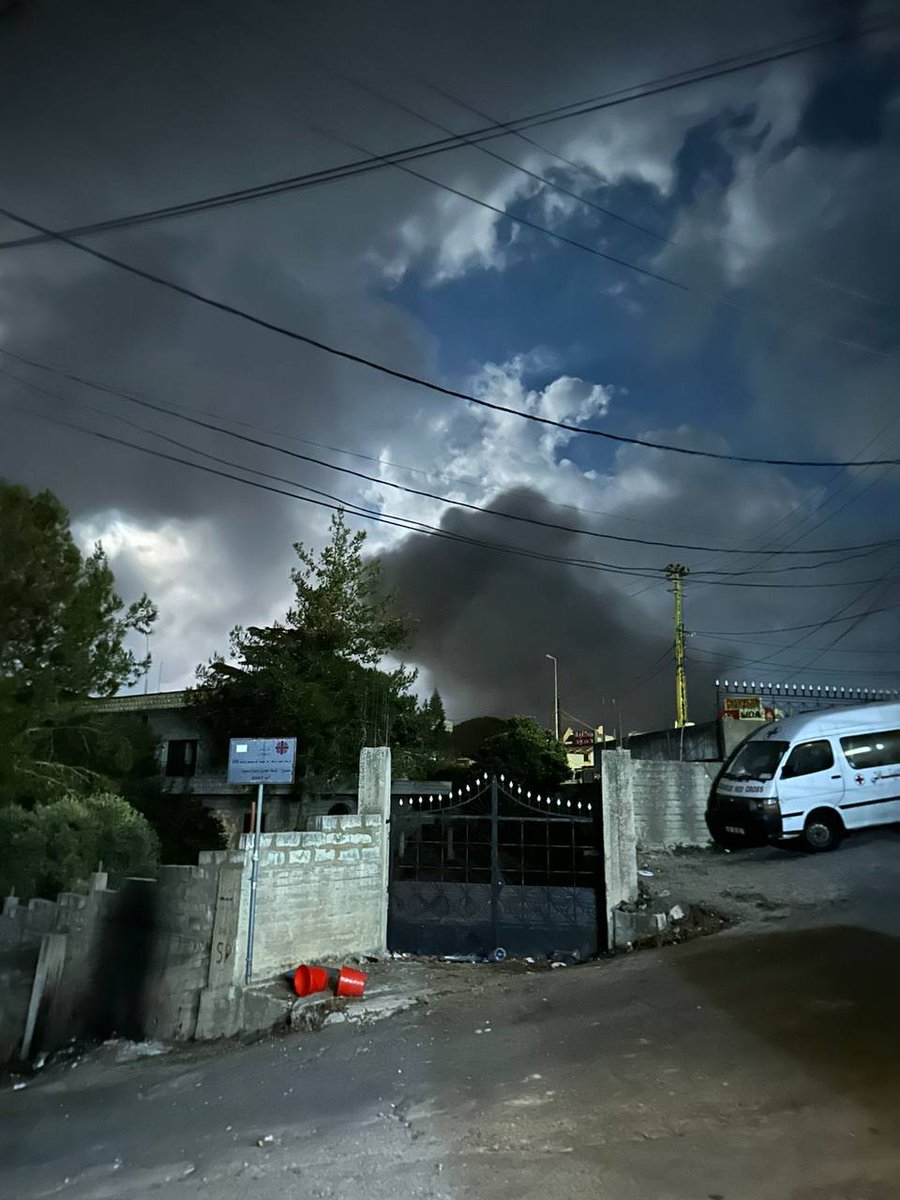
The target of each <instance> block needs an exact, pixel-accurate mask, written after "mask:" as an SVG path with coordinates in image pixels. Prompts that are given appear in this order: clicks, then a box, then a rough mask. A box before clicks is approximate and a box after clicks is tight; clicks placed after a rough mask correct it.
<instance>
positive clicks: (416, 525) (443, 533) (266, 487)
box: [4, 372, 880, 590]
mask: <svg viewBox="0 0 900 1200" xmlns="http://www.w3.org/2000/svg"><path fill="white" fill-rule="evenodd" d="M4 374H9V372H4ZM11 377H12V378H14V379H16V380H17V381H18V382H19V383H22V384H24V385H25V386H26V387H30V388H33V389H34V390H35V391H38V392H41V393H43V394H44V395H48V396H50V397H51V398H54V399H56V400H62V399H63V398H62V397H59V396H56V395H55V394H54V393H52V392H49V391H47V389H45V388H42V387H40V386H39V385H37V384H33V383H31V382H30V381H28V380H22V379H19V378H18V377H17V376H11ZM16 411H18V412H20V413H22V414H23V415H25V416H30V417H32V418H37V419H40V420H44V421H48V422H49V423H51V424H54V425H59V426H61V427H63V428H66V429H71V430H74V431H75V432H78V433H82V434H85V435H87V436H90V437H94V438H98V439H99V440H101V441H105V442H109V443H111V444H114V445H119V446H123V447H126V448H128V449H131V450H137V451H139V452H140V453H143V454H149V455H151V456H153V457H156V458H161V459H163V460H166V461H168V462H175V463H178V464H180V465H182V466H187V467H191V468H193V469H195V470H198V471H203V472H205V473H207V474H211V475H216V476H219V477H220V478H224V479H230V480H233V481H235V482H238V483H242V484H245V485H246V486H248V487H257V488H260V489H262V490H263V491H268V492H273V493H275V494H278V495H283V496H287V497H288V498H290V499H292V500H299V501H300V502H301V503H304V504H313V505H315V506H317V507H320V508H327V509H331V510H332V511H337V510H346V511H348V512H351V513H353V514H354V515H356V516H361V517H363V518H364V519H366V520H372V521H376V522H378V523H380V524H385V525H391V526H395V527H397V528H400V529H405V530H407V531H408V532H413V533H422V534H425V535H427V536H431V537H439V538H441V539H443V540H447V541H453V542H460V543H463V544H466V545H471V546H478V547H480V548H483V549H487V550H494V551H497V552H499V553H504V554H512V555H515V556H518V557H523V558H529V559H533V560H535V561H540V562H548V563H553V564H555V565H560V566H570V567H581V568H584V569H586V570H593V571H599V572H601V573H608V574H614V575H631V576H634V577H635V578H642V579H648V578H655V573H651V572H648V571H647V570H638V569H634V568H628V567H625V566H623V565H621V564H617V563H603V562H598V561H596V560H592V559H579V558H570V557H563V556H558V555H550V554H544V553H542V552H540V551H536V550H533V549H530V548H519V547H515V546H509V545H507V544H505V543H500V542H487V541H483V540H481V539H477V538H471V537H468V536H466V535H460V534H455V533H451V532H449V531H447V530H444V529H442V528H440V527H438V526H434V525H430V524H428V523H427V522H423V521H415V520H413V519H411V518H405V517H398V516H395V515H393V514H388V513H384V512H377V511H375V510H373V509H366V508H363V507H362V506H361V505H359V504H356V503H355V502H350V501H346V500H343V499H341V498H340V497H330V499H329V500H325V499H318V500H315V499H312V498H311V497H309V496H298V495H296V494H295V493H293V492H287V491H285V490H284V489H283V488H280V487H274V486H272V485H270V484H265V483H259V482H257V481H254V480H251V479H245V478H243V477H242V476H239V475H233V474H231V473H230V472H228V471H223V470H220V469H218V468H214V467H207V466H204V465H203V464H202V463H197V462H194V461H192V460H190V459H184V458H180V457H178V456H175V455H172V454H168V453H165V452H164V451H161V450H155V449H153V448H152V447H149V446H144V445H140V444H138V443H135V442H129V441H127V440H126V439H124V438H118V437H115V436H114V435H112V434H108V433H102V432H101V431H99V430H96V429H90V428H87V427H85V426H81V425H78V424H75V423H74V422H70V421H63V420H61V419H60V418H58V417H52V416H49V415H48V414H45V413H34V412H32V411H30V410H28V409H17V410H16ZM144 432H148V433H151V432H152V431H149V430H145V431H144ZM152 435H153V436H159V437H163V438H164V439H165V440H166V441H169V442H174V443H175V444H176V445H178V446H180V447H181V448H182V449H185V450H188V451H189V452H193V453H199V454H201V455H203V457H206V458H209V459H212V460H213V461H216V462H219V463H223V464H225V465H227V466H230V467H232V468H234V469H237V470H243V471H247V472H249V473H251V474H254V475H258V476H261V477H262V478H265V479H272V480H277V481H278V482H280V483H286V484H289V485H290V486H292V487H300V488H302V489H304V490H308V491H314V492H315V491H317V489H313V488H308V487H307V485H305V484H302V483H297V482H296V481H294V480H289V479H284V478H283V477H281V476H277V475H272V474H271V473H269V472H267V471H261V470H258V469H256V468H254V467H247V466H245V465H244V464H242V463H234V462H231V461H229V460H227V459H222V458H219V457H218V456H216V455H212V454H209V453H208V452H206V451H202V450H196V449H195V448H194V447H191V446H188V445H185V443H183V442H180V441H177V440H176V439H171V438H168V437H167V436H166V435H162V434H155V433H153V434H152ZM319 495H322V496H328V495H329V494H328V493H319ZM876 582H880V581H879V580H859V579H856V580H844V581H834V582H833V581H829V582H822V583H748V582H745V581H736V580H735V581H733V580H726V579H715V580H710V581H709V583H710V585H711V586H718V587H744V588H757V589H758V588H765V589H771V588H778V589H786V588H790V589H797V588H816V589H817V590H822V589H825V588H832V587H851V586H859V585H860V584H868V583H876Z"/></svg>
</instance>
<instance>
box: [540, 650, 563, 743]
mask: <svg viewBox="0 0 900 1200" xmlns="http://www.w3.org/2000/svg"><path fill="white" fill-rule="evenodd" d="M544 658H549V659H550V661H551V662H552V663H553V733H554V736H555V737H556V740H557V741H559V663H558V662H557V661H556V659H555V658H554V657H553V655H552V654H545V655H544Z"/></svg>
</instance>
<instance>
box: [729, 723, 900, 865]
mask: <svg viewBox="0 0 900 1200" xmlns="http://www.w3.org/2000/svg"><path fill="white" fill-rule="evenodd" d="M892 821H900V704H862V705H860V706H858V707H855V708H829V709H825V710H823V711H821V712H812V713H805V714H804V715H803V716H800V717H788V718H786V719H785V720H782V721H773V722H771V723H770V724H769V725H763V726H761V727H760V728H759V729H757V730H755V731H754V732H753V733H752V734H751V735H750V737H749V738H747V739H746V741H743V742H742V743H741V744H740V746H738V748H737V749H736V750H735V751H734V753H733V754H732V755H731V757H730V758H729V759H728V761H727V762H726V763H725V766H724V767H723V769H722V772H721V774H720V775H719V777H718V778H717V780H716V782H715V784H714V786H713V790H712V792H711V794H710V798H709V805H708V807H707V810H706V823H707V825H708V827H709V831H710V833H711V834H712V836H713V839H714V841H716V842H718V843H719V844H720V845H722V846H729V847H736V846H741V845H743V846H746V845H764V844H765V843H766V842H787V841H790V840H795V839H798V840H799V841H800V842H801V844H802V845H803V846H804V847H805V848H806V849H807V850H833V849H834V848H835V847H836V846H837V845H838V843H839V842H840V840H841V838H842V837H843V836H844V834H845V833H848V832H850V831H851V830H853V829H864V828H866V827H868V826H870V825H887V824H890V823H891V822H892Z"/></svg>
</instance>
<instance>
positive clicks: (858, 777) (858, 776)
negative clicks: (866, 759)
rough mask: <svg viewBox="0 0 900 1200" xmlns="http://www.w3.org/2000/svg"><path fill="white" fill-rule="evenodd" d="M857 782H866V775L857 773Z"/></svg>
mask: <svg viewBox="0 0 900 1200" xmlns="http://www.w3.org/2000/svg"><path fill="white" fill-rule="evenodd" d="M856 782H857V783H859V784H863V783H865V782H866V780H865V776H864V775H857V776H856Z"/></svg>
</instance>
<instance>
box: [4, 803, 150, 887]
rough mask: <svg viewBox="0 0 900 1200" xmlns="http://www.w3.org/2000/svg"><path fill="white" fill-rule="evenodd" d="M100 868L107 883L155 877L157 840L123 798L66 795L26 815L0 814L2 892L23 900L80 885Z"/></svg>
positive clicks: (10, 810) (13, 808) (13, 810)
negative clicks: (106, 878) (128, 878)
mask: <svg viewBox="0 0 900 1200" xmlns="http://www.w3.org/2000/svg"><path fill="white" fill-rule="evenodd" d="M100 863H102V864H103V869H104V870H105V871H108V872H109V875H110V882H111V883H113V884H114V885H115V884H118V883H120V882H121V881H122V879H124V878H126V877H127V876H129V875H154V874H155V873H156V868H157V865H158V863H159V841H158V839H157V837H156V834H155V833H154V832H153V829H152V828H151V827H150V824H149V822H148V821H147V819H146V818H145V817H144V816H142V814H141V813H139V812H137V810H136V809H134V808H132V807H131V805H130V804H128V803H127V801H125V800H123V799H122V797H121V796H113V795H109V794H101V795H97V796H84V797H82V796H66V797H64V798H63V799H62V800H56V801H54V802H53V803H52V804H44V805H41V806H39V807H38V808H35V809H33V810H30V811H26V810H25V809H23V808H20V807H19V806H18V805H10V806H9V807H7V808H5V809H3V810H2V812H0V893H3V894H6V893H7V892H9V891H10V890H11V889H13V888H14V889H15V891H16V894H17V895H19V896H21V897H23V898H30V897H32V896H43V897H45V898H46V899H50V900H52V899H53V898H54V897H55V896H56V894H57V892H64V891H71V890H74V889H77V888H78V887H81V886H84V885H85V884H86V883H87V881H88V879H89V878H90V876H91V873H92V872H93V871H96V870H97V869H98V867H99V865H100Z"/></svg>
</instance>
